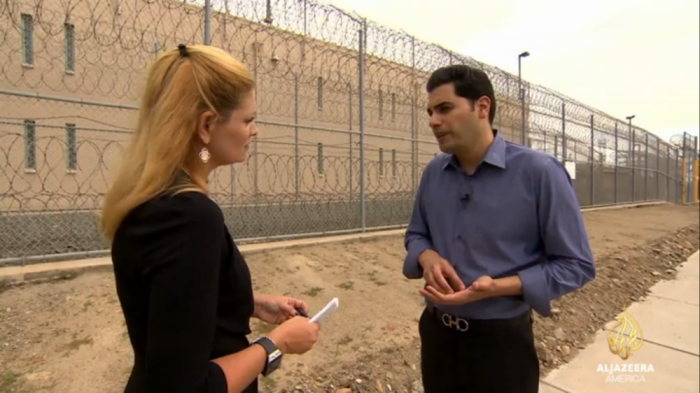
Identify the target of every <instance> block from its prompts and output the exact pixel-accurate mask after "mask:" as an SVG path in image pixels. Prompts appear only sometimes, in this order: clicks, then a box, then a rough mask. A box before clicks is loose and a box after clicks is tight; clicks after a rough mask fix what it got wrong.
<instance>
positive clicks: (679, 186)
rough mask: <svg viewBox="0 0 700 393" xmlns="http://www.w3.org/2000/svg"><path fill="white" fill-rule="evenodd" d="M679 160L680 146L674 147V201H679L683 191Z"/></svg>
mask: <svg viewBox="0 0 700 393" xmlns="http://www.w3.org/2000/svg"><path fill="white" fill-rule="evenodd" d="M680 160H681V153H680V148H676V166H675V168H676V170H675V172H676V174H675V177H676V181H675V183H676V184H675V185H674V188H675V189H676V203H681V202H682V200H683V199H682V198H683V196H682V195H681V192H683V179H681V165H680Z"/></svg>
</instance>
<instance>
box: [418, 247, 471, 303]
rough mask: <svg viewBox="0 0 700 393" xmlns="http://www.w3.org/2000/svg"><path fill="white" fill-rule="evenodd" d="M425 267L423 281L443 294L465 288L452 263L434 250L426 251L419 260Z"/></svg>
mask: <svg viewBox="0 0 700 393" xmlns="http://www.w3.org/2000/svg"><path fill="white" fill-rule="evenodd" d="M418 260H419V263H420V264H421V266H422V267H423V279H424V280H425V283H426V286H430V287H432V288H433V289H435V290H437V291H438V292H441V293H443V294H451V293H455V292H457V291H461V290H463V289H464V288H465V286H464V283H463V282H462V280H461V279H460V278H459V276H458V275H457V272H456V271H455V269H454V268H453V267H452V265H451V264H450V262H448V261H447V260H445V259H444V258H442V257H440V255H439V254H438V253H436V252H435V251H432V250H426V251H424V252H423V254H421V255H420V256H419V258H418Z"/></svg>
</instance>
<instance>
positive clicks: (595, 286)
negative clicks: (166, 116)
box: [0, 205, 700, 393]
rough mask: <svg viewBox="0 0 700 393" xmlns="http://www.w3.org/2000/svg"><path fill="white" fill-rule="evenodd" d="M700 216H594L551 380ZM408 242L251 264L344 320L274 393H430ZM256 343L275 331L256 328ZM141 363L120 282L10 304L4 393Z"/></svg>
mask: <svg viewBox="0 0 700 393" xmlns="http://www.w3.org/2000/svg"><path fill="white" fill-rule="evenodd" d="M698 212H699V211H698V207H697V206H696V207H683V206H675V205H664V206H655V207H644V208H635V209H624V210H605V211H597V212H589V213H585V214H584V217H585V219H586V224H587V228H588V232H589V236H590V240H591V244H592V246H593V250H594V253H595V255H596V260H597V264H598V277H597V279H596V280H595V282H593V283H591V284H590V285H588V286H587V287H586V288H584V289H582V290H581V291H578V292H575V293H573V294H570V295H568V296H566V297H564V298H562V299H559V300H557V301H555V304H554V307H555V315H554V316H552V317H551V318H539V317H537V320H536V324H535V329H536V336H537V342H538V351H539V353H540V358H541V363H542V374H546V373H547V372H548V371H549V370H551V369H553V368H556V367H557V366H559V365H560V364H562V363H564V362H566V361H568V360H569V359H571V358H572V357H573V356H574V355H575V354H576V351H577V350H578V349H581V348H583V347H585V345H586V344H587V343H588V342H589V341H588V340H589V338H590V336H591V335H592V333H594V332H595V331H596V330H597V329H599V328H600V327H602V325H603V324H604V323H605V322H607V321H609V320H611V319H612V318H613V317H614V315H616V314H617V313H618V312H619V311H621V310H622V309H623V308H625V307H626V306H627V305H628V304H630V303H631V302H633V301H636V300H639V299H640V298H641V297H643V296H644V295H645V294H646V292H647V289H648V288H649V287H651V286H652V285H653V284H654V283H655V282H656V281H658V280H660V279H663V278H670V277H672V276H673V275H674V270H673V268H674V267H675V266H676V265H678V264H679V263H681V262H683V261H684V260H685V259H686V258H687V257H688V256H689V255H690V254H691V253H692V252H694V251H695V250H697V249H698V247H699V244H698V243H699V242H700V241H699V240H698V221H699V219H700V216H699V214H698ZM404 255H405V251H404V249H403V243H402V238H401V237H395V238H384V239H380V240H366V241H361V242H355V243H348V244H333V245H318V246H310V247H304V248H299V249H294V250H291V251H290V250H286V251H285V250H275V251H270V252H266V253H258V254H253V255H250V256H248V258H247V260H248V263H249V265H250V267H251V270H252V273H253V277H254V280H255V283H254V284H255V288H256V290H257V291H261V292H271V293H284V294H290V295H294V296H296V297H299V298H302V299H304V300H305V301H307V302H308V303H309V305H310V307H311V309H312V312H314V311H316V310H319V309H320V308H321V307H322V306H323V305H324V304H325V303H326V302H327V301H328V300H329V299H331V298H332V297H336V296H337V297H339V299H340V308H339V309H338V311H336V313H334V314H333V315H332V316H331V317H329V318H328V319H327V320H326V321H325V322H324V324H323V329H322V336H321V339H320V341H319V343H318V344H317V345H316V347H315V348H314V349H313V350H312V351H311V352H309V353H308V354H306V355H303V356H296V357H294V356H289V357H287V358H285V361H284V365H283V367H282V368H281V369H280V370H278V371H277V372H276V373H275V375H274V376H273V377H272V378H266V379H263V380H262V383H261V388H262V391H263V392H266V393H272V392H292V391H298V392H340V393H349V392H360V391H361V392H409V393H413V392H421V391H422V389H421V388H420V372H419V371H418V370H419V363H418V362H419V359H418V342H417V334H418V332H417V321H418V317H419V315H420V312H421V309H422V299H421V298H420V296H419V295H418V293H417V289H418V288H419V286H420V285H421V283H420V281H409V280H406V279H404V278H403V276H402V274H401V265H402V261H403V257H404ZM253 326H254V328H255V331H256V332H254V334H253V336H256V335H257V333H258V332H261V331H264V330H266V329H268V327H267V326H263V325H262V324H258V323H255V322H254V323H253ZM131 361H132V353H131V348H130V346H129V342H128V338H127V335H126V329H125V325H124V323H123V318H122V315H121V311H120V308H119V304H118V301H117V298H116V295H115V291H114V285H113V277H112V275H111V274H108V273H90V274H84V275H81V276H78V277H76V278H74V279H71V280H65V281H60V282H53V283H43V284H34V285H26V286H20V287H16V288H11V289H8V290H6V291H4V292H2V293H0V392H14V393H30V392H48V393H92V392H100V393H116V392H122V391H123V386H124V383H125V380H126V378H127V376H128V373H129V370H130V367H131Z"/></svg>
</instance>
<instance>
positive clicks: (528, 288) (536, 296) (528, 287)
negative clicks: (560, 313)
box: [518, 264, 552, 317]
mask: <svg viewBox="0 0 700 393" xmlns="http://www.w3.org/2000/svg"><path fill="white" fill-rule="evenodd" d="M518 277H520V281H521V282H522V285H523V298H524V299H525V302H526V303H528V304H529V305H530V307H532V309H533V310H535V311H536V312H537V313H538V314H540V315H542V316H543V317H548V316H549V315H550V314H551V313H552V304H551V301H550V299H549V288H548V287H547V280H546V279H545V276H544V267H543V266H542V264H538V265H535V266H532V267H529V268H527V269H525V270H523V271H521V272H520V273H518Z"/></svg>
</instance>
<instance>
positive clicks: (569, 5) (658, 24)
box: [321, 0, 700, 139]
mask: <svg viewBox="0 0 700 393" xmlns="http://www.w3.org/2000/svg"><path fill="white" fill-rule="evenodd" d="M321 2H323V3H330V4H334V5H336V6H338V7H340V8H343V9H345V10H354V11H356V12H357V13H359V14H361V15H363V16H365V17H367V18H368V19H372V20H374V21H376V22H379V23H381V24H383V25H386V26H388V27H392V28H395V29H402V30H404V31H406V32H407V33H409V34H412V35H414V36H415V37H417V38H420V39H422V40H424V41H428V42H434V43H438V44H440V45H441V46H443V47H445V48H448V49H451V50H454V51H456V52H459V53H462V54H464V55H467V56H470V57H473V58H475V59H477V60H479V61H482V62H485V63H488V64H491V65H494V66H496V67H498V68H501V69H503V70H506V71H509V72H512V73H514V74H517V64H518V63H517V56H518V53H520V52H522V51H525V50H527V51H529V52H530V53H531V56H530V57H529V58H527V59H525V60H524V63H523V77H524V78H525V79H527V80H528V81H530V82H532V83H535V84H539V85H543V86H546V87H548V88H550V89H553V90H556V91H559V92H561V93H563V94H565V95H567V96H570V97H572V98H574V99H576V100H578V101H580V102H583V103H585V104H587V105H589V106H592V107H595V108H597V109H600V110H602V111H604V112H606V113H608V114H610V115H613V116H615V117H618V118H620V119H624V118H625V116H628V115H631V114H634V115H636V118H635V119H634V121H635V124H638V125H639V126H641V127H643V128H645V129H647V130H649V131H651V132H653V133H655V134H657V135H659V136H661V137H662V138H664V139H668V138H670V137H671V136H673V135H674V134H678V133H681V132H683V131H688V132H690V133H692V134H694V135H697V134H698V129H699V128H700V116H699V114H698V113H699V110H700V99H699V97H700V78H699V74H700V55H699V52H700V49H699V48H700V16H699V15H700V6H699V3H698V0H666V1H659V0H611V1H604V0H587V1H576V2H572V1H562V0H489V1H474V0H434V1H425V0H321Z"/></svg>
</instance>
